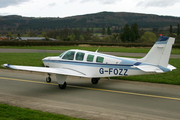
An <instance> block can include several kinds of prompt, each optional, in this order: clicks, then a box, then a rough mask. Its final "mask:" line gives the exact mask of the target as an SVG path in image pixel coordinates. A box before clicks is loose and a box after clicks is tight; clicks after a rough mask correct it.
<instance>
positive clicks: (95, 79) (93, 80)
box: [91, 78, 100, 84]
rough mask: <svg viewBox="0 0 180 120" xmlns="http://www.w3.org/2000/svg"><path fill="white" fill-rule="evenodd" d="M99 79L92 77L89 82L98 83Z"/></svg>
mask: <svg viewBox="0 0 180 120" xmlns="http://www.w3.org/2000/svg"><path fill="white" fill-rule="evenodd" d="M99 80H100V78H92V79H91V82H92V84H98V82H99Z"/></svg>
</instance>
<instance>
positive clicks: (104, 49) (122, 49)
mask: <svg viewBox="0 0 180 120" xmlns="http://www.w3.org/2000/svg"><path fill="white" fill-rule="evenodd" d="M1 48H14V49H43V50H69V49H80V50H89V51H96V50H97V49H98V47H94V46H88V47H82V46H24V47H1ZM149 50H150V48H131V47H129V48H125V47H109V46H108V47H103V46H102V47H100V48H99V51H100V52H127V53H147V52H148V51H149ZM171 53H172V54H180V49H172V52H171Z"/></svg>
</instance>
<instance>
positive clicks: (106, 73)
mask: <svg viewBox="0 0 180 120" xmlns="http://www.w3.org/2000/svg"><path fill="white" fill-rule="evenodd" d="M71 53H73V54H72V56H71ZM67 54H69V56H68V55H67ZM78 57H79V58H78ZM43 63H44V65H45V66H46V67H49V68H63V69H70V70H74V71H77V72H79V73H82V74H85V76H86V77H89V78H96V77H112V76H128V75H139V74H147V72H143V71H141V70H139V69H137V68H135V67H134V66H137V65H140V64H142V62H138V59H133V58H124V57H116V56H112V55H106V54H102V53H97V52H90V51H85V50H74V49H72V50H68V51H66V52H64V53H62V54H61V55H60V56H56V57H46V58H44V59H43Z"/></svg>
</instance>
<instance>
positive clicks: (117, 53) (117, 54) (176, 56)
mask: <svg viewBox="0 0 180 120" xmlns="http://www.w3.org/2000/svg"><path fill="white" fill-rule="evenodd" d="M63 52H64V50H36V49H3V48H0V53H63ZM100 53H105V54H109V55H115V56H132V57H144V56H145V55H146V54H147V53H123V52H100ZM170 57H171V58H180V55H176V54H171V56H170Z"/></svg>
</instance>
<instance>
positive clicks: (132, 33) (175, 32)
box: [0, 23, 180, 43]
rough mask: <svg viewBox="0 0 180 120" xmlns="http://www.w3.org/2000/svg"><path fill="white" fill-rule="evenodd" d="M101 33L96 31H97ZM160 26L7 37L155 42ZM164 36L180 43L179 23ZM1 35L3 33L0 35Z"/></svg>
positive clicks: (80, 30)
mask: <svg viewBox="0 0 180 120" xmlns="http://www.w3.org/2000/svg"><path fill="white" fill-rule="evenodd" d="M97 31H98V32H99V33H95V32H97ZM163 32H164V31H158V28H153V31H151V32H150V31H144V30H143V29H139V27H138V24H137V23H134V24H132V25H131V26H129V25H128V24H126V25H125V26H124V27H123V28H119V27H110V26H108V27H107V28H105V27H102V28H86V29H82V28H74V29H70V28H64V29H61V30H52V31H42V32H41V33H40V34H37V33H36V31H28V32H27V33H26V34H20V33H18V34H13V35H12V34H11V32H8V34H7V37H10V38H11V39H13V38H14V39H15V38H17V37H21V36H22V37H45V38H46V40H48V39H49V38H54V39H58V40H60V41H88V42H91V41H92V42H116V43H130V42H131V43H133V42H134V43H153V42H155V41H156V40H157V39H158V37H159V34H160V33H163ZM163 35H164V36H170V37H176V41H177V42H176V43H180V40H179V39H180V28H179V24H178V25H177V28H176V29H173V27H172V25H170V28H169V32H167V31H166V32H164V33H163ZM0 36H1V35H0Z"/></svg>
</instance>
